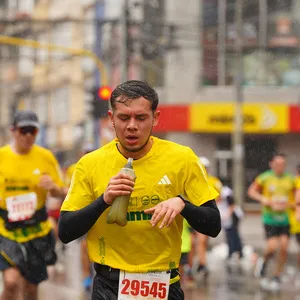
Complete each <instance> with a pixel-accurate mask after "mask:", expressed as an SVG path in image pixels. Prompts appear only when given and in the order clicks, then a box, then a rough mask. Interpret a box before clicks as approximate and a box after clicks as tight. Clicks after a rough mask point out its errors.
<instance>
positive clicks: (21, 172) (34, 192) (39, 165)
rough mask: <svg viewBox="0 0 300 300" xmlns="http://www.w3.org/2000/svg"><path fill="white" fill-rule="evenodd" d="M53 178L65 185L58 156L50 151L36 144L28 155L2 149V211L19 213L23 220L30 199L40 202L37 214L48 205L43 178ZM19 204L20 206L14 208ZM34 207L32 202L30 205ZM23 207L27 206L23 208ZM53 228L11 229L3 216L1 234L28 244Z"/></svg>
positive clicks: (43, 223) (0, 160)
mask: <svg viewBox="0 0 300 300" xmlns="http://www.w3.org/2000/svg"><path fill="white" fill-rule="evenodd" d="M43 174H47V175H49V176H51V178H52V179H53V181H54V182H55V183H56V184H58V185H59V186H62V185H63V183H62V177H61V171H60V167H59V164H58V162H57V160H56V159H55V157H54V155H53V154H52V153H51V152H50V151H49V150H47V149H44V148H42V147H40V146H37V145H34V146H33V147H32V149H31V150H30V152H29V153H28V154H24V155H20V154H17V153H15V152H14V151H13V150H12V149H11V146H10V145H7V146H4V147H1V148H0V195H1V196H0V198H1V199H2V201H0V209H2V210H4V211H7V210H8V207H7V204H8V206H9V207H11V208H10V211H11V212H12V214H13V213H15V211H16V210H17V215H18V217H23V216H22V214H23V213H24V210H23V206H24V202H22V201H24V200H25V203H26V205H28V202H26V201H28V199H29V198H30V201H31V200H32V197H34V203H36V207H35V209H34V210H35V211H36V210H39V209H40V208H42V207H44V206H45V202H46V197H47V191H46V190H44V189H42V188H40V187H38V183H39V180H40V177H41V175H43ZM14 201H17V202H18V205H17V206H13V205H14V203H17V202H14ZM29 204H30V205H33V204H32V202H31V203H29ZM22 205H23V206H22ZM50 230H51V225H50V223H49V222H48V221H45V222H41V223H39V224H38V225H37V226H32V227H26V228H19V229H15V230H7V229H6V228H5V223H4V219H3V218H2V217H0V235H2V236H5V237H7V238H9V239H11V240H15V241H18V242H26V241H29V240H31V239H34V238H36V237H41V236H44V235H46V234H48V233H49V231H50Z"/></svg>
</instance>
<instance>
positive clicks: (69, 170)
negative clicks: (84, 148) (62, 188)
mask: <svg viewBox="0 0 300 300" xmlns="http://www.w3.org/2000/svg"><path fill="white" fill-rule="evenodd" d="M75 168H76V163H75V164H72V165H70V166H69V167H68V168H67V170H66V174H65V184H66V186H67V187H69V186H70V184H71V180H72V176H73V173H74V171H75Z"/></svg>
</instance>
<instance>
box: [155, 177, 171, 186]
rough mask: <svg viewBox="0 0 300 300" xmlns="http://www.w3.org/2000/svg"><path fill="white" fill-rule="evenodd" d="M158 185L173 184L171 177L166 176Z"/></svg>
mask: <svg viewBox="0 0 300 300" xmlns="http://www.w3.org/2000/svg"><path fill="white" fill-rule="evenodd" d="M158 184H172V183H171V181H170V179H169V177H168V176H167V175H164V176H163V178H162V179H161V180H160V181H159V182H158Z"/></svg>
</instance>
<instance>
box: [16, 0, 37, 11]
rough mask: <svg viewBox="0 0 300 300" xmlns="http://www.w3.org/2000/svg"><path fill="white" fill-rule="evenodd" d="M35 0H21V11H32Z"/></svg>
mask: <svg viewBox="0 0 300 300" xmlns="http://www.w3.org/2000/svg"><path fill="white" fill-rule="evenodd" d="M34 2H35V1H34V0H22V1H20V2H19V11H21V12H26V13H28V14H29V13H31V12H32V10H33V8H34V4H35V3H34Z"/></svg>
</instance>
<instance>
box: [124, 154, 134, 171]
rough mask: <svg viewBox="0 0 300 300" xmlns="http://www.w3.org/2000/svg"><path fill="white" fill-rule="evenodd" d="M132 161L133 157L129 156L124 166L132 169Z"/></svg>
mask: <svg viewBox="0 0 300 300" xmlns="http://www.w3.org/2000/svg"><path fill="white" fill-rule="evenodd" d="M132 162H133V158H131V157H129V158H128V160H127V164H126V165H125V168H129V169H132Z"/></svg>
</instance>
